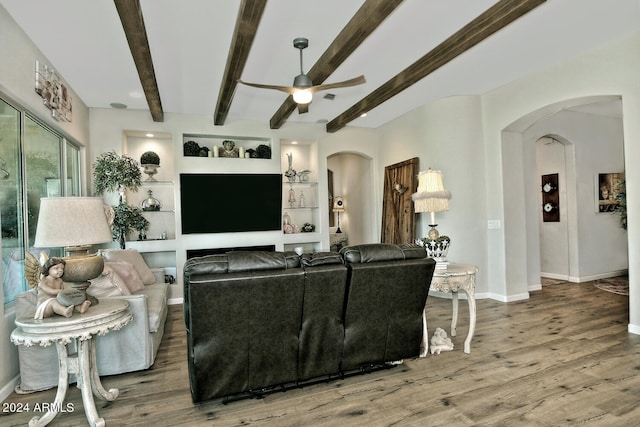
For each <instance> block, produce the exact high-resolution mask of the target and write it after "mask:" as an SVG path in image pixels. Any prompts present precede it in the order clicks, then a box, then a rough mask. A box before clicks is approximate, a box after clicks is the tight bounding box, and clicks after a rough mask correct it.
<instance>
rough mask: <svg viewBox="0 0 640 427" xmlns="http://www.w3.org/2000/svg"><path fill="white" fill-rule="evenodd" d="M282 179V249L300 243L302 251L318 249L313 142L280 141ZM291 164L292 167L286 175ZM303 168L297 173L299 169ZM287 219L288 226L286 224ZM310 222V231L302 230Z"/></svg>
mask: <svg viewBox="0 0 640 427" xmlns="http://www.w3.org/2000/svg"><path fill="white" fill-rule="evenodd" d="M280 152H281V165H282V168H283V183H282V216H283V233H284V236H283V239H284V249H285V250H293V249H294V248H295V247H299V246H301V247H302V248H303V250H304V251H305V252H307V251H319V250H321V240H322V238H321V233H320V231H321V230H320V203H319V199H318V197H319V196H318V195H319V192H318V182H317V178H318V175H317V170H315V167H316V166H315V165H317V150H316V145H315V143H297V144H293V143H282V144H281V145H280ZM290 159H291V168H292V169H293V170H295V171H296V175H295V176H293V177H287V175H289V174H288V173H287V170H288V168H289V161H290ZM301 171H307V173H306V174H304V175H300V174H299V172H301ZM287 222H289V223H290V224H291V227H288V226H287V224H286V223H287ZM305 225H310V226H312V228H313V229H314V231H305Z"/></svg>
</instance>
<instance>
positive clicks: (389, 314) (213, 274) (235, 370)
mask: <svg viewBox="0 0 640 427" xmlns="http://www.w3.org/2000/svg"><path fill="white" fill-rule="evenodd" d="M434 268H435V261H433V260H432V259H430V258H426V253H425V251H424V249H422V248H420V247H417V246H413V245H390V244H368V245H359V246H350V247H346V248H343V249H342V250H341V251H340V253H333V252H320V253H313V254H303V255H302V256H301V257H299V256H298V255H296V254H295V253H293V252H262V251H233V252H228V253H227V254H224V255H209V256H204V257H199V258H192V259H189V260H188V261H187V263H186V264H185V267H184V285H185V287H184V292H185V293H184V315H185V316H184V317H185V324H186V329H187V345H188V363H189V379H190V384H191V395H192V399H193V401H194V402H196V403H197V402H202V401H207V400H211V399H214V398H220V397H230V396H233V395H245V394H248V395H251V393H254V392H258V393H261V392H262V391H264V390H267V389H269V388H273V387H277V386H283V387H286V386H291V385H293V386H297V385H301V384H304V383H305V382H309V381H311V380H314V379H321V378H331V377H333V376H341V375H344V374H346V373H348V372H350V371H354V370H359V369H362V368H365V367H369V366H372V365H377V364H378V365H379V364H385V363H389V362H394V361H397V360H399V359H403V358H409V357H416V356H418V355H419V352H420V344H421V342H422V332H423V330H422V328H423V326H422V325H423V324H422V311H423V308H424V304H425V302H426V298H427V295H428V292H429V287H430V284H431V278H432V276H433V271H434Z"/></svg>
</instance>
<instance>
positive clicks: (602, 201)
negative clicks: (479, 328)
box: [595, 172, 624, 212]
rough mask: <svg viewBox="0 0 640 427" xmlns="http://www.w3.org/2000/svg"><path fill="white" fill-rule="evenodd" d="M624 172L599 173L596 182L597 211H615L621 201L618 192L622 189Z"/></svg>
mask: <svg viewBox="0 0 640 427" xmlns="http://www.w3.org/2000/svg"><path fill="white" fill-rule="evenodd" d="M623 182H624V173H623V172H613V173H611V172H609V173H599V174H598V175H597V176H596V183H595V193H596V194H595V201H596V212H614V211H615V210H616V208H617V207H618V205H619V204H620V201H619V200H618V194H619V193H620V192H621V191H622V186H623Z"/></svg>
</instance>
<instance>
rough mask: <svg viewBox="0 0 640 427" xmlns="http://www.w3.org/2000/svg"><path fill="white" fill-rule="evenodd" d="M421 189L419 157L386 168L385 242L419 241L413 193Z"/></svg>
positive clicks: (383, 214) (384, 202) (383, 222)
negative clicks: (419, 185)
mask: <svg viewBox="0 0 640 427" xmlns="http://www.w3.org/2000/svg"><path fill="white" fill-rule="evenodd" d="M417 189H418V158H417V157H414V158H412V159H409V160H405V161H402V162H400V163H396V164H393V165H389V166H386V167H385V168H384V195H383V202H382V203H383V204H382V233H381V241H382V243H396V244H398V243H413V242H414V241H415V240H416V220H415V210H414V207H413V201H412V200H411V195H412V194H413V193H415V192H416V190H417Z"/></svg>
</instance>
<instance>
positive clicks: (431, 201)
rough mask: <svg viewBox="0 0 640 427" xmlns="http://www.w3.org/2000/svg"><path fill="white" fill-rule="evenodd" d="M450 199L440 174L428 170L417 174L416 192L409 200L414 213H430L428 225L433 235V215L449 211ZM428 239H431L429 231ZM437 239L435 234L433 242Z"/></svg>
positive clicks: (434, 224)
mask: <svg viewBox="0 0 640 427" xmlns="http://www.w3.org/2000/svg"><path fill="white" fill-rule="evenodd" d="M450 198H451V192H449V191H447V190H445V189H444V184H443V183H442V172H440V171H434V170H432V169H431V168H429V170H427V171H423V172H420V173H419V174H418V191H417V192H416V193H413V194H412V195H411V199H412V200H413V202H414V205H415V211H416V212H430V213H431V224H429V225H430V226H431V227H432V231H435V233H437V230H435V226H436V223H435V222H436V221H435V213H436V212H442V211H447V210H449V199H450ZM429 237H430V238H432V232H431V231H430V232H429ZM437 238H438V235H437V234H436V235H435V238H433V240H435V239H437Z"/></svg>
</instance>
